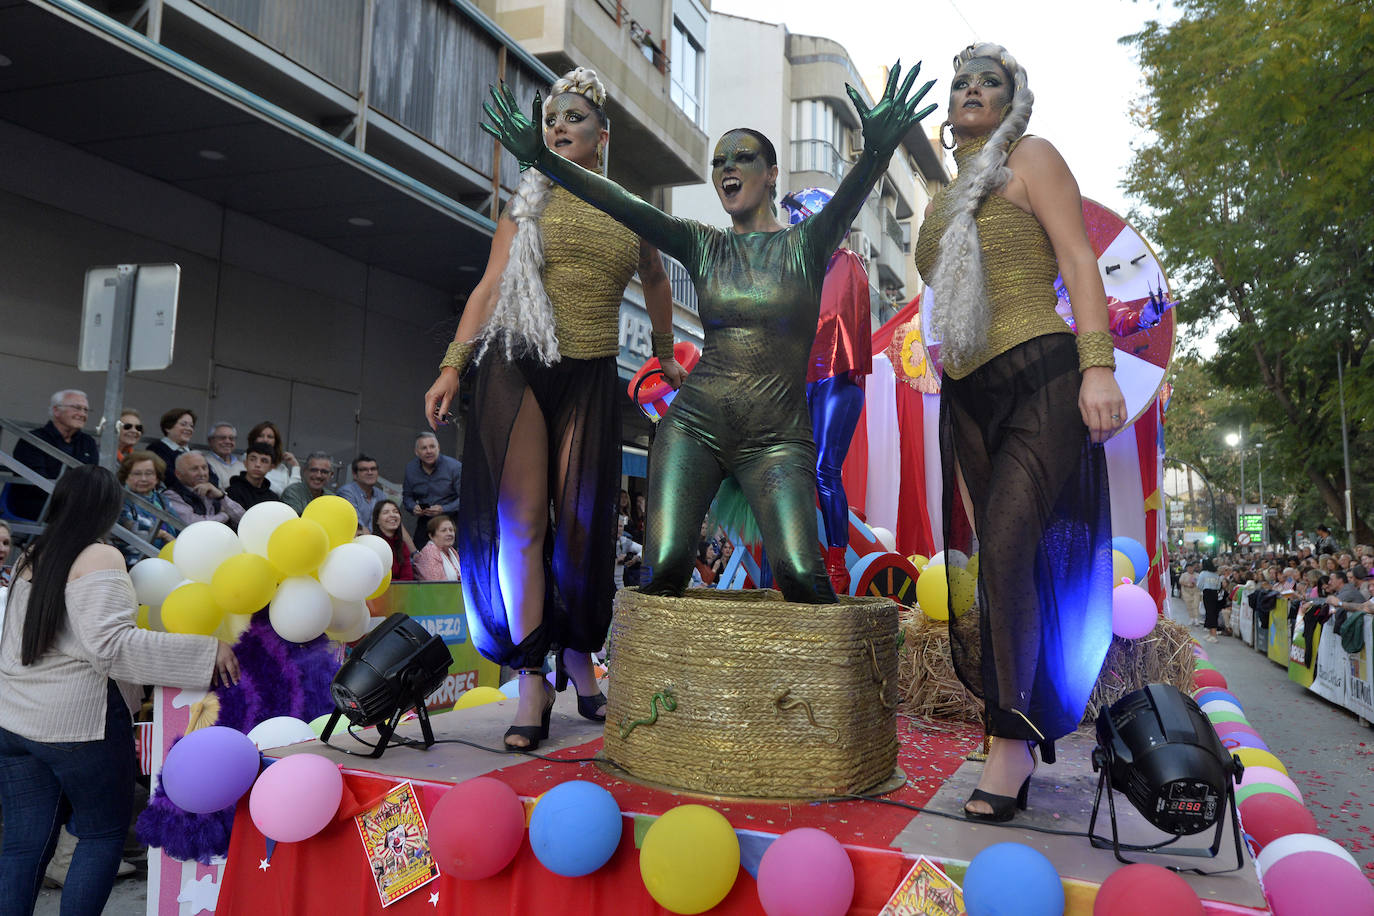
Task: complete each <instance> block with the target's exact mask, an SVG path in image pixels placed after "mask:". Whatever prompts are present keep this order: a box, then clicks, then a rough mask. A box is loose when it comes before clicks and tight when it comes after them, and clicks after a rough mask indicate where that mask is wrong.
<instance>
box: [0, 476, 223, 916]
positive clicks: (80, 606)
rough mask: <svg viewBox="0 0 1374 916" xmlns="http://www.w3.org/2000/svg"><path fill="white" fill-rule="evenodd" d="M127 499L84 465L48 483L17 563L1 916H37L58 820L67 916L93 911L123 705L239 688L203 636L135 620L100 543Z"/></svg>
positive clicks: (116, 857)
mask: <svg viewBox="0 0 1374 916" xmlns="http://www.w3.org/2000/svg"><path fill="white" fill-rule="evenodd" d="M123 502H124V494H123V490H122V488H121V487H120V486H119V482H118V481H117V480H115V477H114V475H113V474H111V473H110V472H109V471H107V470H105V469H104V468H101V467H96V466H92V465H81V466H79V467H75V468H72V469H70V470H68V471H67V472H66V473H65V474H63V475H62V476H61V477H60V478H58V480H57V483H56V485H55V486H54V487H53V494H52V502H51V504H50V506H49V511H48V524H47V528H46V529H45V530H44V531H43V533H42V534H40V535H39V536H38V537H37V538H36V539H35V540H34V542H33V544H32V546H30V547H29V548H28V550H26V551H25V552H24V554H23V556H21V557H20V558H19V561H18V563H17V564H16V570H15V576H14V584H13V585H12V586H11V588H10V595H9V601H8V607H7V609H6V613H5V619H4V624H3V631H0V697H3V702H0V805H2V806H3V810H4V818H5V822H4V823H5V831H4V842H3V847H0V909H3V910H4V912H5V913H7V914H8V913H29V912H32V910H33V906H34V901H35V900H36V899H37V895H38V889H39V886H40V882H41V881H42V879H43V872H44V870H45V869H46V867H47V864H48V860H49V859H50V858H51V857H52V853H53V847H54V845H55V844H56V842H57V835H58V832H59V830H60V829H61V827H62V825H63V823H64V822H66V823H67V829H68V830H69V831H70V832H71V834H72V835H73V836H75V837H76V838H77V844H76V851H75V853H74V854H73V856H72V862H71V867H70V869H69V871H68V872H67V878H66V882H65V883H64V884H63V888H62V912H64V913H69V912H70V913H99V912H100V911H101V909H102V908H103V907H104V905H105V900H106V898H107V897H108V896H109V894H110V888H111V887H112V886H113V884H114V879H115V871H116V869H117V868H118V867H119V861H120V853H121V851H122V850H123V848H124V836H125V833H126V832H127V830H128V828H129V817H130V815H131V813H132V807H133V797H134V794H133V789H134V778H135V777H136V776H137V775H138V763H137V761H136V759H135V757H134V740H133V720H132V718H131V715H130V714H131V710H133V709H134V708H136V705H137V703H138V702H139V700H140V699H141V695H142V691H141V687H140V685H142V684H163V685H166V686H169V687H188V688H205V687H208V686H209V685H211V684H212V683H214V682H219V683H225V684H232V683H234V682H236V681H237V680H238V674H239V667H238V660H237V659H236V658H235V657H234V652H233V650H232V649H231V648H229V646H228V645H227V644H225V643H222V642H220V641H218V640H216V639H215V638H214V637H211V636H190V635H183V634H177V633H156V632H152V631H150V630H141V629H138V628H137V627H135V626H134V615H135V612H136V611H137V610H138V599H137V598H135V597H134V587H133V582H132V581H130V579H129V574H128V573H127V572H125V569H124V557H123V556H122V555H121V554H120V552H119V551H118V550H117V549H115V548H114V547H111V546H109V545H108V544H105V543H103V539H104V538H105V537H106V536H107V535H108V534H109V533H110V529H111V528H113V527H114V524H115V521H116V519H118V518H119V511H120V506H121V505H122V504H123Z"/></svg>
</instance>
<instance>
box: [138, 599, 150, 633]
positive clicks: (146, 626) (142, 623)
mask: <svg viewBox="0 0 1374 916" xmlns="http://www.w3.org/2000/svg"><path fill="white" fill-rule="evenodd" d="M152 613H153V609H152V608H150V607H148V605H146V604H140V605H139V606H138V613H137V614H136V615H134V626H136V627H138V628H139V629H140V630H151V629H152V628H153V624H152Z"/></svg>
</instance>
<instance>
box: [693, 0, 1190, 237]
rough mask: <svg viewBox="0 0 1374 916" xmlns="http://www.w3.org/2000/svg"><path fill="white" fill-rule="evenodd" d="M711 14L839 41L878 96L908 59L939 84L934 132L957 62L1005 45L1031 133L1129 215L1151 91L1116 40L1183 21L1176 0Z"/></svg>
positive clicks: (770, 6)
mask: <svg viewBox="0 0 1374 916" xmlns="http://www.w3.org/2000/svg"><path fill="white" fill-rule="evenodd" d="M711 8H712V11H713V12H717V13H728V14H730V15H735V16H747V17H749V18H751V19H759V20H763V21H765V22H782V23H785V24H786V25H787V27H788V29H789V31H792V32H795V33H800V34H804V35H820V36H824V37H826V38H831V39H834V40H835V41H838V42H839V43H840V44H842V45H844V47H845V49H846V50H847V51H848V52H849V56H850V58H851V59H852V60H853V61H854V64H855V67H856V68H857V69H858V71H859V73H861V74H862V75H863V76H864V78H865V79H866V80H867V81H868V82H869V83H870V86H869V88H870V90H871V91H872V92H873V94H874V95H877V94H880V93H881V92H882V88H883V87H882V85H881V83H878V84H876V85H874V83H875V81H876V79H877V77H878V76H879V75H880V74H881V68H882V67H883V66H885V65H888V64H891V63H892V62H893V61H895V60H897V59H898V58H900V59H901V61H902V67H903V71H904V72H905V69H906V67H907V66H908V65H909V64H911V63H914V62H915V61H917V60H920V61H923V63H922V67H921V71H922V77H921V82H924V81H925V80H926V79H931V78H934V79H935V80H936V84H935V86H934V87H933V88H932V89H931V91H930V94H929V95H928V96H927V97H926V98H927V101H928V102H936V103H938V104H939V106H940V107H939V109H938V110H937V111H935V112H934V113H932V114H931V115H930V116H929V118H927V119H926V121H924V122H923V124H924V125H925V126H926V127H927V128H928V129H929V130H932V131H933V130H934V129H935V128H936V127H937V126H938V125H939V124H940V122H941V121H943V120H944V111H945V104H946V102H947V99H948V93H949V79H950V76H951V75H952V74H953V68H952V66H951V61H952V59H953V57H954V55H955V53H956V52H958V51H959V50H960V49H962V48H963V47H965V46H966V45H968V44H970V43H972V42H974V41H975V40H977V41H993V42H997V43H998V44H1001V45H1004V46H1005V47H1006V48H1007V50H1009V51H1010V52H1011V53H1012V54H1013V55H1014V56H1015V57H1016V59H1017V61H1018V62H1019V63H1020V64H1021V65H1022V66H1023V67H1024V68H1025V70H1026V75H1027V78H1028V80H1029V85H1030V88H1031V90H1032V91H1033V92H1034V93H1035V108H1034V110H1033V111H1032V113H1031V120H1030V126H1029V128H1028V132H1029V133H1033V134H1037V135H1039V136H1042V137H1045V138H1046V139H1048V140H1049V141H1050V142H1051V143H1053V144H1054V145H1055V147H1056V148H1058V150H1059V151H1060V153H1061V154H1062V155H1063V156H1064V159H1065V160H1066V161H1067V162H1068V164H1069V168H1070V169H1072V170H1073V173H1074V176H1075V177H1076V178H1077V179H1078V185H1079V188H1080V190H1081V191H1082V192H1083V196H1085V197H1090V198H1092V199H1093V200H1096V201H1097V202H1098V203H1101V204H1103V205H1105V206H1106V207H1108V208H1109V209H1111V210H1114V211H1116V212H1117V213H1119V214H1121V215H1122V216H1125V215H1126V214H1127V211H1129V209H1130V207H1131V201H1130V200H1129V199H1128V198H1127V197H1126V195H1125V192H1124V191H1122V190H1121V188H1120V187H1119V185H1120V183H1121V181H1122V179H1123V178H1124V177H1125V174H1126V167H1127V165H1128V164H1129V162H1130V160H1131V147H1132V144H1133V143H1136V144H1138V143H1139V141H1140V139H1141V138H1140V137H1139V136H1138V131H1137V130H1136V128H1135V127H1134V126H1132V124H1131V123H1130V118H1129V115H1128V111H1129V109H1130V106H1131V103H1132V102H1133V101H1134V100H1135V99H1137V98H1139V97H1140V96H1141V95H1142V94H1143V92H1144V87H1143V84H1142V82H1141V78H1140V69H1139V67H1138V65H1137V63H1136V61H1135V56H1134V49H1133V48H1130V47H1127V46H1123V45H1121V44H1119V43H1118V41H1117V39H1119V38H1120V37H1122V36H1123V35H1129V34H1132V33H1135V32H1138V31H1140V29H1141V28H1143V26H1144V25H1145V23H1146V22H1148V21H1150V20H1151V19H1157V20H1160V21H1162V22H1171V21H1173V19H1175V18H1176V17H1177V13H1176V12H1175V11H1174V9H1173V7H1172V3H1171V2H1170V0H1140V2H1131V0H1057V2H1055V3H1053V4H1048V3H1035V2H1027V0H978V2H974V0H923V2H921V3H919V4H918V3H913V2H902V0H842V2H834V0H831V2H820V0H712V3H711ZM1051 11H1052V12H1051Z"/></svg>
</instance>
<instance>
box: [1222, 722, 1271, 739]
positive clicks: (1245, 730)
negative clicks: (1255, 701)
mask: <svg viewBox="0 0 1374 916" xmlns="http://www.w3.org/2000/svg"><path fill="white" fill-rule="evenodd" d="M1212 729H1213V730H1214V731H1215V732H1216V733H1217V737H1218V738H1221V739H1222V740H1223V741H1224V740H1225V739H1226V737H1227V736H1228V735H1233V734H1235V733H1236V732H1240V733H1241V734H1245V735H1254V736H1255V737H1256V738H1258V737H1260V733H1259V732H1257V731H1255V727H1254V726H1253V725H1249V724H1247V723H1245V722H1213V723H1212Z"/></svg>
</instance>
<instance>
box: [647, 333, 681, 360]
mask: <svg viewBox="0 0 1374 916" xmlns="http://www.w3.org/2000/svg"><path fill="white" fill-rule="evenodd" d="M649 339H650V340H651V341H652V342H653V345H654V356H655V357H656V358H657V359H658V361H659V362H663V361H664V360H667V359H676V357H675V356H674V355H673V332H672V331H663V332H659V331H653V332H651V333H650V334H649Z"/></svg>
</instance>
